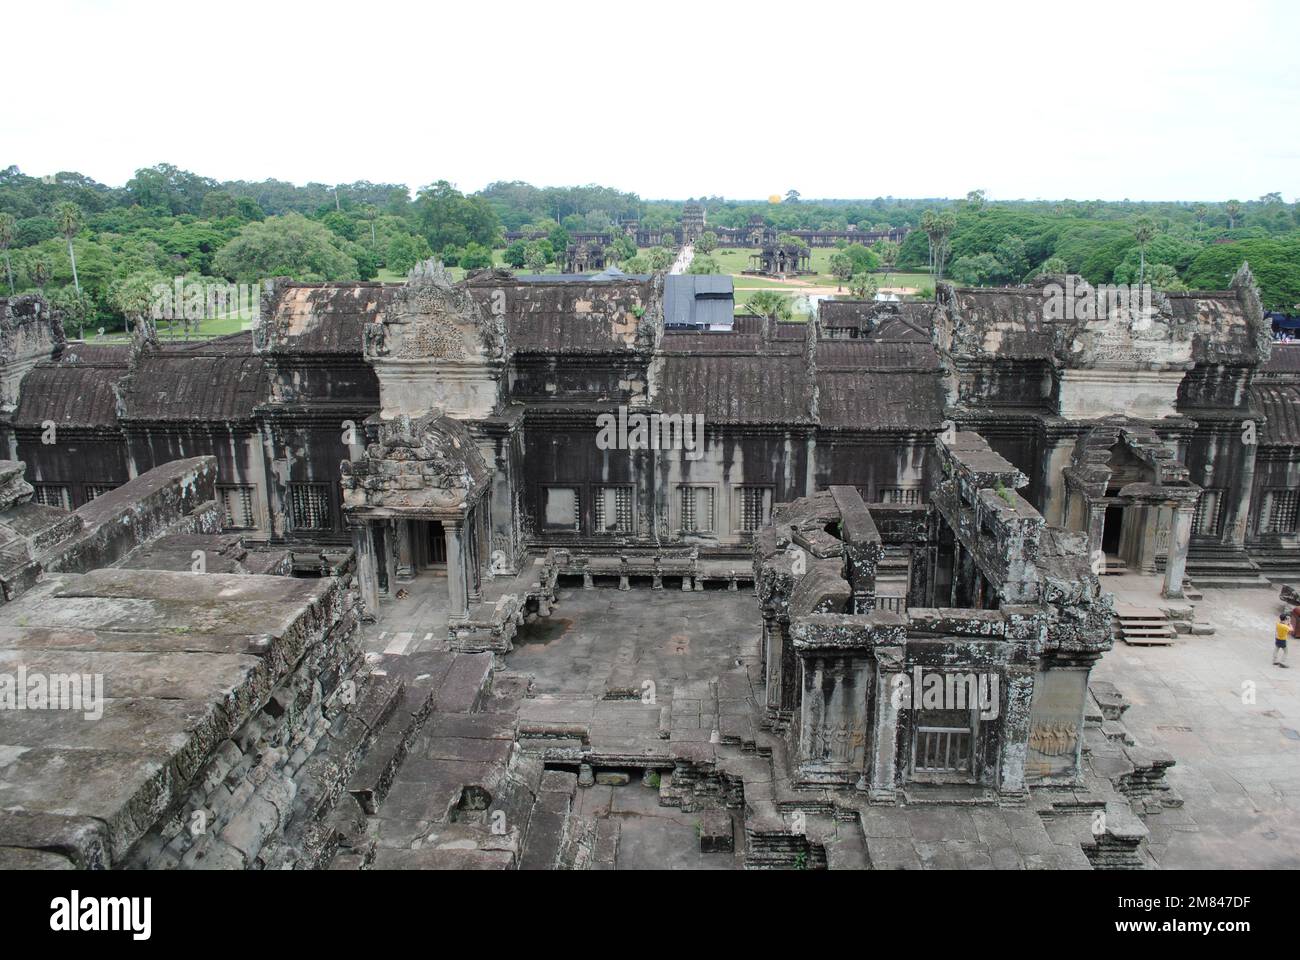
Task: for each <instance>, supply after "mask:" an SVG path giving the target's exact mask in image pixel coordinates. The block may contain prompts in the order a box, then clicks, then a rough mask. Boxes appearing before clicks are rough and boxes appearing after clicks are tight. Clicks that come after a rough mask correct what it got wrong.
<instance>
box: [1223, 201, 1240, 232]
mask: <svg viewBox="0 0 1300 960" xmlns="http://www.w3.org/2000/svg"><path fill="white" fill-rule="evenodd" d="M1223 212H1224V213H1226V214H1227V215H1228V229H1229V230H1231V229H1232V228H1233V227H1235V226H1236V225H1237V218H1238V217H1239V216H1241V201H1240V200H1229V201H1228V202H1227V203H1225V204H1224V205H1223Z"/></svg>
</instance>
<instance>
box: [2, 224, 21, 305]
mask: <svg viewBox="0 0 1300 960" xmlns="http://www.w3.org/2000/svg"><path fill="white" fill-rule="evenodd" d="M17 225H18V221H17V220H15V219H14V215H13V214H12V213H0V252H3V253H4V255H5V272H6V273H7V274H8V275H9V293H10V294H13V293H15V292H16V291H15V289H14V267H13V264H12V263H10V262H9V248H10V247H11V246H13V242H14V230H15V228H16V227H17Z"/></svg>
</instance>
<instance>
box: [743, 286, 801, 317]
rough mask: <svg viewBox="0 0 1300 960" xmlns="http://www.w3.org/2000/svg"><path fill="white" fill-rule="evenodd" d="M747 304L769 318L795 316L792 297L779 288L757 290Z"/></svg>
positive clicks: (755, 311)
mask: <svg viewBox="0 0 1300 960" xmlns="http://www.w3.org/2000/svg"><path fill="white" fill-rule="evenodd" d="M746 306H747V307H748V308H749V309H750V310H751V311H753V312H754V313H755V314H757V315H758V316H760V317H766V318H767V319H769V320H789V319H790V318H791V317H792V316H794V305H793V304H792V303H791V302H790V298H789V297H788V296H786V295H785V294H784V293H781V292H780V291H779V290H755V291H754V294H753V296H751V297H750V298H749V302H748V303H747V304H746Z"/></svg>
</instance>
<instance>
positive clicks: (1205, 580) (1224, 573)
mask: <svg viewBox="0 0 1300 960" xmlns="http://www.w3.org/2000/svg"><path fill="white" fill-rule="evenodd" d="M1187 576H1188V578H1190V579H1192V580H1195V581H1196V585H1197V586H1198V587H1200V588H1202V589H1204V588H1206V587H1215V588H1220V589H1223V588H1228V589H1232V588H1239V587H1262V588H1266V589H1268V588H1271V587H1272V584H1270V583H1269V582H1268V579H1267V578H1266V577H1264V576H1263V575H1262V574H1261V573H1260V569H1259V564H1258V563H1256V562H1255V561H1254V560H1253V559H1252V558H1251V556H1250V555H1249V554H1248V553H1246V551H1245V550H1242V549H1240V548H1237V547H1217V546H1216V547H1201V546H1193V547H1192V548H1191V550H1189V552H1188V555H1187Z"/></svg>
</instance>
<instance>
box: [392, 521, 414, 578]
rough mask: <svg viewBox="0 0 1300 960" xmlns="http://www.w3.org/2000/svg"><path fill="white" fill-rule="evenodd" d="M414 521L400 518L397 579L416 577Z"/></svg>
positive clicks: (398, 523)
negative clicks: (413, 540)
mask: <svg viewBox="0 0 1300 960" xmlns="http://www.w3.org/2000/svg"><path fill="white" fill-rule="evenodd" d="M412 522H413V521H410V520H398V521H397V522H396V526H397V579H398V580H414V579H415V549H414V544H413V543H412V536H411V525H412Z"/></svg>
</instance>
